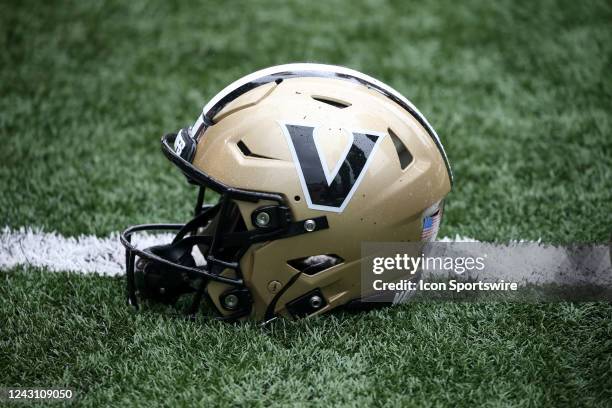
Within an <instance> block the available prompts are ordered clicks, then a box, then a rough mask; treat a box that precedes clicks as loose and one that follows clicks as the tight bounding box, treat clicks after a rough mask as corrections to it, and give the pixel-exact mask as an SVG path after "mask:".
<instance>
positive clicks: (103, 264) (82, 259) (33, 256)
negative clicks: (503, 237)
mask: <svg viewBox="0 0 612 408" xmlns="http://www.w3.org/2000/svg"><path fill="white" fill-rule="evenodd" d="M171 240H172V235H170V234H156V235H147V234H139V235H135V236H134V243H135V244H136V245H137V246H138V247H141V248H146V247H148V246H151V245H155V244H161V243H166V242H170V241H171ZM448 240H449V241H451V240H450V239H448ZM455 240H461V241H474V240H472V239H468V238H462V237H456V238H455V239H453V240H452V241H455ZM18 265H28V266H34V267H38V268H46V269H48V270H50V271H54V272H61V271H72V272H78V273H83V274H88V273H99V274H101V275H108V276H114V275H121V274H123V273H124V265H125V251H124V249H123V246H122V245H121V243H120V242H119V234H118V233H113V234H111V235H109V236H107V237H96V236H93V235H80V236H77V237H64V236H62V235H60V234H58V233H56V232H44V231H42V230H41V229H36V228H29V227H28V228H20V229H16V230H15V229H11V228H9V227H4V229H2V232H1V233H0V268H3V269H7V268H12V267H15V266H18Z"/></svg>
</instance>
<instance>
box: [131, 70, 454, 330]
mask: <svg viewBox="0 0 612 408" xmlns="http://www.w3.org/2000/svg"><path fill="white" fill-rule="evenodd" d="M161 142H162V143H161V144H162V151H163V152H164V154H165V155H166V157H168V159H170V160H171V161H172V162H173V163H174V164H175V165H176V166H177V167H178V168H179V169H180V170H181V171H182V172H183V173H184V174H185V176H186V177H187V180H188V181H189V183H191V184H194V185H196V186H198V187H199V194H198V200H197V204H196V207H195V215H194V217H193V219H191V220H190V221H188V222H187V223H185V224H151V225H139V226H134V227H131V228H128V229H127V230H126V231H125V232H124V233H123V234H122V235H121V241H122V243H123V245H124V246H125V247H126V255H127V256H126V258H127V262H126V263H127V265H126V268H127V291H128V300H129V303H130V304H132V305H134V306H136V307H137V306H138V299H139V298H144V299H148V300H154V301H160V302H163V303H168V304H176V303H177V301H179V300H181V302H182V303H184V304H185V305H186V306H187V308H188V311H189V313H192V314H193V313H196V312H197V311H198V310H200V308H201V304H202V303H203V302H206V303H208V304H209V306H210V307H211V309H212V310H214V311H215V312H216V314H217V315H218V318H220V319H223V320H235V319H243V318H253V319H256V320H263V321H269V320H271V319H273V318H275V317H277V316H284V317H291V318H299V317H305V316H311V315H316V314H320V313H325V312H328V311H330V310H332V309H335V308H338V307H341V306H345V307H351V306H359V305H363V303H364V301H367V298H368V296H370V295H372V296H374V294H370V293H369V292H368V290H367V288H363V290H362V288H361V279H360V263H361V243H362V242H364V241H424V240H432V239H434V238H435V235H436V233H437V229H438V226H439V223H440V220H441V217H442V201H443V199H444V197H445V196H446V194H447V193H448V192H449V191H450V188H451V183H452V174H451V170H450V166H449V163H448V160H447V157H446V154H445V152H444V149H443V147H442V143H441V141H440V139H439V138H438V135H437V134H436V132H435V131H434V130H433V128H432V127H431V125H430V124H429V122H428V121H427V120H426V119H425V118H424V117H423V115H422V114H421V113H420V112H419V111H418V110H417V109H416V108H415V107H414V105H412V103H410V102H409V101H408V100H407V99H406V98H404V97H403V96H402V95H400V94H399V93H398V92H397V91H395V90H394V89H392V88H390V87H389V86H387V85H385V84H383V83H381V82H379V81H377V80H376V79H374V78H371V77H369V76H367V75H364V74H362V73H360V72H357V71H354V70H351V69H347V68H344V67H338V66H332V65H321V64H289V65H280V66H275V67H271V68H267V69H264V70H261V71H257V72H255V73H253V74H250V75H247V76H245V77H243V78H241V79H239V80H238V81H236V82H234V83H232V84H231V85H229V86H228V87H226V88H225V89H224V90H222V91H221V92H220V93H219V94H217V95H216V96H215V97H214V98H213V99H212V100H211V101H210V102H209V103H208V104H207V105H206V106H205V107H204V109H203V112H202V114H201V115H200V116H199V117H198V119H197V120H196V122H195V124H194V125H193V126H190V127H186V128H184V129H181V130H180V131H179V132H178V133H177V134H168V135H166V136H164V137H163V138H162V141H161ZM206 189H208V190H212V191H214V192H216V193H217V194H216V195H214V197H216V198H218V199H217V202H216V203H215V204H212V205H211V204H204V201H205V200H204V194H205V190H206ZM152 230H174V231H176V236H175V237H174V239H173V241H172V242H171V243H169V244H167V245H158V246H153V247H150V248H146V249H138V248H136V246H134V245H133V244H132V243H131V236H132V234H133V233H135V232H138V231H152ZM183 299H187V301H184V300H183Z"/></svg>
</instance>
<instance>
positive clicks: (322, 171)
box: [280, 123, 385, 212]
mask: <svg viewBox="0 0 612 408" xmlns="http://www.w3.org/2000/svg"><path fill="white" fill-rule="evenodd" d="M280 125H281V128H282V129H283V133H284V134H285V137H286V138H287V143H288V145H289V149H290V150H291V154H292V156H293V161H294V162H295V164H296V168H297V172H298V176H299V178H300V183H301V184H302V191H303V192H304V196H305V197H306V202H307V204H308V208H311V209H314V210H323V211H332V212H342V211H343V210H344V208H345V207H346V206H347V205H348V203H349V201H350V200H351V197H352V196H353V194H354V193H355V191H356V190H357V188H358V187H359V184H360V183H361V181H362V179H363V177H364V175H365V173H366V170H367V168H368V166H369V164H370V162H371V160H372V157H373V156H374V152H375V150H376V148H377V147H378V144H379V143H380V141H381V140H382V139H383V137H384V136H385V134H384V133H380V132H374V131H369V130H349V134H350V135H351V139H352V141H351V143H350V144H349V145H348V146H347V149H345V151H344V154H343V155H342V156H341V157H340V160H339V162H338V164H337V165H336V166H335V168H334V169H333V170H330V169H329V168H328V166H327V163H325V160H324V159H323V152H322V151H321V150H320V146H319V145H318V144H317V141H316V137H315V133H316V129H317V127H316V126H313V125H306V124H292V123H280Z"/></svg>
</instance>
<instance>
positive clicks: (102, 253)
mask: <svg viewBox="0 0 612 408" xmlns="http://www.w3.org/2000/svg"><path fill="white" fill-rule="evenodd" d="M171 239H172V238H171V235H169V234H160V235H144V234H140V235H138V236H135V237H134V242H135V243H136V244H137V245H138V246H139V247H147V246H151V245H155V244H160V243H164V242H169V240H171ZM18 265H29V266H35V267H38V268H46V269H48V270H50V271H54V272H61V271H72V272H79V273H84V274H88V273H99V274H101V275H108V276H114V275H121V274H123V273H124V265H125V251H124V249H123V246H121V243H120V242H119V234H118V233H113V234H111V235H109V236H108V237H103V238H100V237H96V236H93V235H80V236H78V237H64V236H62V235H59V234H58V233H55V232H43V231H42V230H40V229H32V228H20V229H18V230H13V229H10V228H8V227H5V228H4V229H3V230H2V232H1V234H0V268H12V267H15V266H18Z"/></svg>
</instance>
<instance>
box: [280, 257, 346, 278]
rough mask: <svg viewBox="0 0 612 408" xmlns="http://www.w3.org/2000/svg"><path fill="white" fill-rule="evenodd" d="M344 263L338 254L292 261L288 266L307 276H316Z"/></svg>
mask: <svg viewBox="0 0 612 408" xmlns="http://www.w3.org/2000/svg"><path fill="white" fill-rule="evenodd" d="M342 262H344V259H343V258H342V257H340V256H338V255H336V254H326V255H312V256H307V257H304V258H296V259H291V260H289V261H287V264H288V265H289V266H291V267H292V268H294V269H297V270H298V271H300V272H302V273H304V274H305V275H314V274H317V273H319V272H323V271H325V270H327V269H329V268H331V267H332V266H336V265H339V264H341V263H342Z"/></svg>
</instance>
